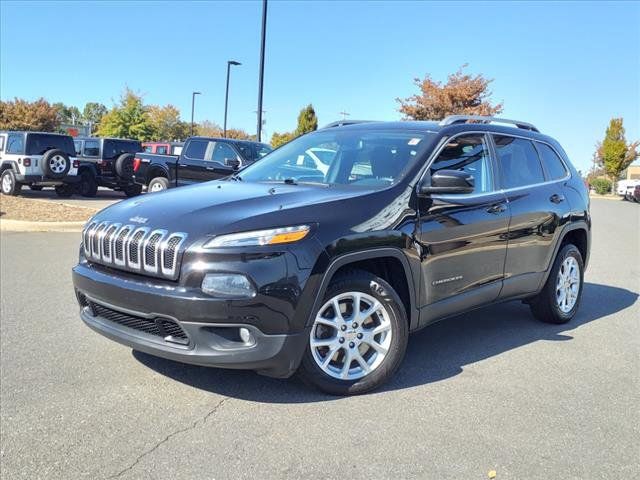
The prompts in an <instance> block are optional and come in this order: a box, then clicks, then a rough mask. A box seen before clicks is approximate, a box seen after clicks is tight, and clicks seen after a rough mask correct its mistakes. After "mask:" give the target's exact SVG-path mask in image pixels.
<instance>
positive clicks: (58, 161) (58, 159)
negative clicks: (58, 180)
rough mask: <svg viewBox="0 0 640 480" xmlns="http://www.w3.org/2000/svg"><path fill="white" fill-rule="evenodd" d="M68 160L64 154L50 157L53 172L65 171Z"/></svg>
mask: <svg viewBox="0 0 640 480" xmlns="http://www.w3.org/2000/svg"><path fill="white" fill-rule="evenodd" d="M66 166H67V160H66V159H65V158H64V157H63V156H62V155H55V156H53V157H51V158H50V159H49V167H50V168H51V171H52V172H53V173H62V172H64V169H65V167H66Z"/></svg>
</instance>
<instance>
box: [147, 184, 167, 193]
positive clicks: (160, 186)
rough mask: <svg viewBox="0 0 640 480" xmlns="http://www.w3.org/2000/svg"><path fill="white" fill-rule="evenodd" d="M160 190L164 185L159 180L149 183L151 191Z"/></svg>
mask: <svg viewBox="0 0 640 480" xmlns="http://www.w3.org/2000/svg"><path fill="white" fill-rule="evenodd" d="M162 190H164V186H163V185H162V184H161V183H160V182H156V183H154V184H153V185H151V190H150V191H151V192H161V191H162Z"/></svg>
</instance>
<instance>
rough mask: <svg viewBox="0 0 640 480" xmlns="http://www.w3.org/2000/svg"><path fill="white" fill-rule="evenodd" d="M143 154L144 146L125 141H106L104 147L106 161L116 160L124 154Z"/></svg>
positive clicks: (103, 154)
mask: <svg viewBox="0 0 640 480" xmlns="http://www.w3.org/2000/svg"><path fill="white" fill-rule="evenodd" d="M138 152H142V144H141V143H140V142H128V141H125V140H105V141H104V144H103V146H102V157H103V158H106V159H114V158H117V157H119V156H120V155H122V154H123V153H138Z"/></svg>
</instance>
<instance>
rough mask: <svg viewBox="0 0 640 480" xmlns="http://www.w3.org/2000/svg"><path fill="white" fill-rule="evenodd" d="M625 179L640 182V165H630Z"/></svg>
mask: <svg viewBox="0 0 640 480" xmlns="http://www.w3.org/2000/svg"><path fill="white" fill-rule="evenodd" d="M625 178H626V179H627V180H640V165H629V167H627V176H626V177H625Z"/></svg>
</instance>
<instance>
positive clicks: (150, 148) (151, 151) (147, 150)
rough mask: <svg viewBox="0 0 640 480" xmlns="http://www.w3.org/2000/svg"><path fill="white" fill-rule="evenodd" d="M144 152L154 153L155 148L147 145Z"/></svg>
mask: <svg viewBox="0 0 640 480" xmlns="http://www.w3.org/2000/svg"><path fill="white" fill-rule="evenodd" d="M144 151H145V152H146V153H153V146H152V145H147V146H145V147H144Z"/></svg>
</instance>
